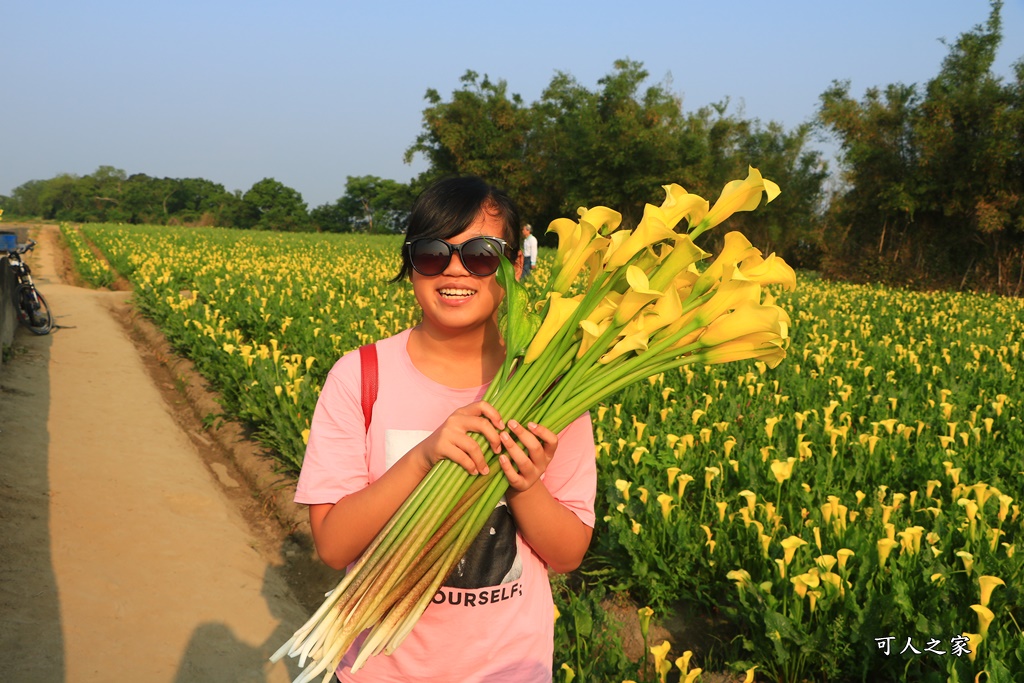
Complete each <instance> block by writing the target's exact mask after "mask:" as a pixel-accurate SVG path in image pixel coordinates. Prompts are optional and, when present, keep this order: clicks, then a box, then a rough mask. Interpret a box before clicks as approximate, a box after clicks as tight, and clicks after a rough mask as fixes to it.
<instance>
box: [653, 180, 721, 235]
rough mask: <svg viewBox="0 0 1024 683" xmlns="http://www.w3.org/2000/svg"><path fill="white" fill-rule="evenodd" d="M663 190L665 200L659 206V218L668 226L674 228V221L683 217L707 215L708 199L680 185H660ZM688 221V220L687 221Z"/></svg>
mask: <svg viewBox="0 0 1024 683" xmlns="http://www.w3.org/2000/svg"><path fill="white" fill-rule="evenodd" d="M661 187H662V189H663V190H665V201H663V202H662V203H661V206H660V207H659V208H660V209H661V218H662V221H664V223H665V225H666V226H668V227H669V228H675V227H676V223H678V222H679V221H681V220H682V219H683V218H690V216H691V215H698V214H699V215H700V216H701V217H703V216H705V215H707V212H708V207H709V206H710V204H709V203H708V200H706V199H704V198H703V197H700V196H698V195H695V194H690V193H689V192H687V191H686V190H684V189H683V188H682V187H681V186H679V185H677V184H675V183H672V184H671V185H662V186H661ZM688 222H689V221H688Z"/></svg>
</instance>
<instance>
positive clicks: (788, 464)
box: [770, 457, 796, 484]
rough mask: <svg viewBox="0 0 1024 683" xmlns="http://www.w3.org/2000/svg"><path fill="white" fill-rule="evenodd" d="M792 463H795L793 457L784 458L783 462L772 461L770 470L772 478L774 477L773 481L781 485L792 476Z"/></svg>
mask: <svg viewBox="0 0 1024 683" xmlns="http://www.w3.org/2000/svg"><path fill="white" fill-rule="evenodd" d="M794 463H796V458H793V457H789V458H786V461H785V462H783V461H781V460H772V464H771V465H770V467H771V470H772V476H774V477H775V481H777V482H779V483H780V484H781V483H782V482H784V481H786V480H787V479H789V478H790V477H791V476H793V465H794Z"/></svg>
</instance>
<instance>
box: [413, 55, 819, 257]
mask: <svg viewBox="0 0 1024 683" xmlns="http://www.w3.org/2000/svg"><path fill="white" fill-rule="evenodd" d="M462 82H463V87H462V88H461V89H459V90H457V91H455V92H454V93H453V94H452V97H451V100H450V101H449V102H444V101H442V99H441V98H440V96H439V95H438V94H437V92H436V91H433V90H430V91H428V92H427V100H428V102H429V105H428V107H427V108H426V109H425V110H424V131H423V133H421V135H420V136H419V137H418V138H417V140H416V143H415V144H413V145H412V146H411V147H410V148H409V150H408V151H407V152H406V160H407V161H408V160H410V159H411V158H412V157H413V155H415V154H416V153H422V154H424V156H425V157H426V158H427V161H428V162H429V163H430V168H429V169H428V170H427V171H426V172H424V173H423V174H422V176H421V177H420V178H419V179H417V180H418V182H419V183H422V182H425V181H428V180H430V179H432V178H436V177H438V176H442V175H449V174H456V173H475V174H478V175H481V176H482V177H484V178H485V179H487V180H489V181H490V182H492V183H494V184H496V185H499V186H501V187H503V188H505V189H506V190H508V191H509V193H510V194H511V195H512V197H513V198H514V199H515V200H516V201H517V203H518V204H519V207H520V210H521V212H522V214H523V218H524V220H526V221H528V222H530V223H533V224H535V225H538V226H544V225H547V224H548V223H549V222H550V221H551V220H552V219H554V218H557V217H560V216H572V215H575V212H576V209H577V208H578V207H579V206H595V205H599V204H604V205H607V206H611V207H614V208H615V209H617V210H620V211H622V212H623V218H624V221H625V223H627V224H635V223H636V222H637V221H639V220H640V217H641V215H642V211H643V205H644V203H647V202H652V203H660V202H661V201H662V199H663V198H664V194H663V192H662V190H661V188H660V186H661V185H664V184H667V183H673V182H675V183H679V184H681V185H683V186H684V187H686V189H687V190H689V191H691V192H697V193H699V194H702V195H704V196H708V197H715V196H717V194H718V192H719V191H721V189H722V186H723V185H724V184H725V182H726V181H728V180H732V179H734V178H738V177H743V176H745V175H746V171H747V166H748V165H753V166H756V167H758V168H760V169H761V170H762V171H763V172H764V173H765V175H766V176H768V177H769V178H773V179H776V180H777V181H779V182H782V183H789V185H786V186H784V193H790V192H799V193H800V195H801V196H799V197H797V196H795V195H794V196H789V197H787V200H786V202H784V203H783V206H782V208H781V209H780V208H774V207H775V205H773V206H770V207H767V210H766V211H763V212H758V218H757V219H756V220H755V221H754V222H751V225H752V226H756V227H757V229H758V231H759V234H760V235H761V241H762V242H763V245H761V244H759V246H777V247H778V249H779V250H780V251H782V253H783V254H784V255H786V250H787V249H796V248H801V249H803V250H804V251H809V250H808V249H807V246H808V245H813V243H814V241H815V236H816V232H817V224H818V218H819V213H820V204H821V198H822V185H823V182H824V179H825V169H824V165H823V164H822V162H821V159H820V155H819V154H818V153H816V152H812V151H808V149H807V144H808V142H809V135H810V127H809V126H800V127H798V128H797V129H795V130H793V131H788V132H787V131H786V130H784V129H783V128H782V126H780V125H778V124H768V125H767V126H763V125H761V124H760V123H759V122H756V121H754V122H751V121H747V120H744V119H742V118H739V117H737V116H735V115H731V114H728V113H727V112H728V101H726V102H723V103H720V104H716V105H712V106H710V107H704V108H701V109H700V110H698V111H696V112H690V113H687V112H684V111H683V108H682V101H681V99H680V98H679V97H678V96H677V95H675V94H674V93H673V90H672V84H671V81H670V80H668V79H665V80H664V81H662V82H658V83H654V84H648V73H647V71H646V70H645V69H644V68H643V65H642V64H641V63H640V62H635V61H631V60H619V61H616V62H615V64H614V68H613V70H612V72H611V73H609V74H608V75H606V76H605V77H603V78H601V79H600V80H599V81H598V88H597V89H595V90H591V89H588V88H586V87H584V86H583V85H581V84H580V83H579V82H577V81H576V80H575V79H574V78H573V77H572V76H571V75H569V74H567V73H564V72H558V73H556V74H555V76H554V78H553V79H552V80H551V82H550V84H549V85H548V87H547V88H546V89H545V90H544V92H543V94H542V95H541V98H540V100H539V101H537V102H536V103H534V104H532V105H530V106H525V105H524V104H523V103H522V100H521V98H519V97H518V96H516V95H513V96H509V95H508V89H507V85H506V84H505V82H504V81H498V82H497V83H494V82H492V81H490V80H489V79H488V78H487V77H486V76H485V77H484V79H483V80H482V81H481V80H480V79H479V77H478V76H477V74H476V73H475V72H472V71H469V72H467V73H466V75H465V76H463V79H462ZM758 221H759V222H758ZM538 237H541V238H542V239H543V236H542V235H538ZM810 251H813V250H810ZM805 260H807V259H805Z"/></svg>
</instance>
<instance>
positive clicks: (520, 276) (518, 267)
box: [512, 250, 523, 280]
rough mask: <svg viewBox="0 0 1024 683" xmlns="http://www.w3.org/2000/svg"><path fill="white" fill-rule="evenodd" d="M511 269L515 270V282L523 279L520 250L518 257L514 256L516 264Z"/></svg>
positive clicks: (521, 253)
mask: <svg viewBox="0 0 1024 683" xmlns="http://www.w3.org/2000/svg"><path fill="white" fill-rule="evenodd" d="M512 267H513V268H515V272H516V280H522V279H523V252H522V250H520V251H519V255H518V256H516V262H515V263H513V264H512Z"/></svg>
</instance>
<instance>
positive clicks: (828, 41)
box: [0, 0, 1024, 208]
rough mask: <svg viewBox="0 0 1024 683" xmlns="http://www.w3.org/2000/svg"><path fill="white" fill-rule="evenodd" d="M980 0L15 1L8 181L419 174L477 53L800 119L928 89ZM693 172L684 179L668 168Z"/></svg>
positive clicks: (528, 90) (514, 74)
mask: <svg viewBox="0 0 1024 683" xmlns="http://www.w3.org/2000/svg"><path fill="white" fill-rule="evenodd" d="M988 13H989V3H988V2H987V1H986V0H886V1H881V0H861V1H860V2H856V3H832V2H828V3H824V2H818V1H813V0H779V1H778V2H774V3H772V2H752V1H749V0H733V2H728V3H726V2H711V1H708V0H704V1H703V2H692V1H690V0H677V2H674V3H649V2H637V3H632V4H630V3H626V2H621V1H620V2H610V1H606V0H591V1H590V2H563V3H552V2H534V1H532V0H526V1H524V2H518V3H512V2H501V3H487V2H455V1H449V0H435V2H431V3H413V2H389V1H387V0H382V1H378V2H373V3H369V2H326V1H316V2H313V1H310V2H303V1H301V0H298V1H294V2H287V3H286V2H276V3H275V2H266V1H259V0H256V1H250V2H240V1H239V2H226V1H222V0H204V1H202V2H198V1H195V0H177V1H176V2H166V1H164V0H149V1H146V2H139V1H138V0H135V1H133V2H113V1H108V0H100V1H98V2H88V3H81V2H66V1H64V2H52V1H47V0H34V1H32V2H29V1H28V0H8V1H7V2H5V3H4V6H3V14H2V16H3V33H2V36H0V65H2V68H3V71H2V73H3V79H2V82H3V89H2V93H3V95H2V96H3V100H4V103H3V105H2V106H0V131H2V134H0V194H7V193H9V192H10V190H12V189H13V188H14V187H16V186H18V185H20V184H21V183H23V182H25V181H28V180H31V179H36V178H50V177H53V176H54V175H56V174H58V173H63V172H67V173H76V174H87V173H91V172H92V171H94V170H95V169H96V168H97V167H98V166H100V165H111V166H116V167H117V168H121V169H124V170H125V171H126V172H128V173H129V174H131V173H147V174H149V175H153V176H170V177H178V178H180V177H203V178H208V179H209V180H213V181H215V182H219V183H222V184H223V185H224V186H225V187H226V188H227V189H228V190H235V189H240V190H243V191H244V190H246V189H248V188H249V187H250V186H251V185H252V184H253V183H254V182H256V181H258V180H260V179H261V178H264V177H273V178H276V179H277V180H280V181H281V182H283V183H285V184H286V185H289V186H290V187H293V188H295V189H296V190H298V191H299V192H301V193H302V195H303V198H304V199H305V200H306V201H307V203H308V204H309V206H310V208H312V207H314V206H317V205H319V204H323V203H327V202H333V201H334V200H335V199H337V198H338V197H339V196H341V194H342V193H343V191H344V184H345V178H346V176H349V175H367V174H372V175H378V176H383V177H387V178H394V179H396V180H401V181H405V180H408V179H409V178H410V177H412V176H414V175H415V174H416V173H418V172H420V171H421V170H423V168H424V163H423V161H422V159H417V160H416V161H414V162H413V163H412V164H411V165H407V164H405V163H403V161H402V156H403V153H404V151H405V150H406V148H408V147H409V145H411V144H412V143H413V141H414V140H415V138H416V135H417V134H418V133H419V132H420V128H421V121H422V118H421V116H422V111H423V107H424V104H425V102H424V99H423V95H424V93H425V92H426V90H427V89H428V88H434V89H436V90H437V91H438V92H440V93H441V95H442V96H443V97H444V98H445V99H447V98H448V97H449V96H450V94H451V92H452V91H453V90H455V89H457V88H458V87H459V77H460V76H461V75H462V74H463V73H465V71H466V70H467V69H473V70H474V71H477V72H478V73H480V74H487V75H489V76H490V77H491V78H492V79H495V80H496V79H504V80H506V81H507V82H508V86H509V90H510V91H511V92H515V93H519V94H520V95H522V96H523V98H524V99H525V100H526V101H527V102H532V101H534V100H535V99H537V98H538V97H539V96H540V94H541V92H542V90H543V89H544V87H545V86H546V85H547V84H548V83H549V82H550V80H551V78H552V76H553V75H554V74H555V72H556V71H564V72H568V73H569V74H571V75H572V76H574V77H575V78H576V80H577V81H579V82H580V83H581V84H583V85H584V86H587V87H589V88H595V87H596V86H597V80H598V79H599V78H601V77H602V76H603V75H605V74H607V73H608V72H610V71H611V69H612V64H613V62H614V61H615V60H616V59H619V58H624V57H628V58H630V59H633V60H638V61H641V62H643V63H644V66H645V67H646V68H647V70H648V71H649V72H650V74H651V80H652V82H654V81H660V80H662V79H664V78H666V77H671V88H672V90H673V92H675V93H676V94H677V95H679V96H680V97H681V98H682V100H683V106H684V109H686V110H694V109H697V108H699V107H701V106H703V105H706V104H708V103H711V102H716V101H720V100H722V99H723V98H726V97H728V98H730V100H731V102H732V104H733V111H738V112H741V113H742V114H743V115H744V116H745V117H747V118H751V119H760V120H762V121H772V120H774V121H779V122H781V123H783V124H784V125H785V126H787V127H792V126H795V125H797V124H799V123H801V122H803V121H806V120H808V119H809V118H811V117H812V116H813V115H814V113H815V110H816V108H817V106H818V97H819V95H820V94H821V93H822V92H823V91H824V90H825V89H826V88H827V87H828V86H829V84H830V83H831V82H832V81H833V80H834V79H849V80H850V81H851V83H852V93H853V94H854V95H855V96H857V97H858V98H859V97H860V96H862V95H863V93H864V90H865V89H866V88H868V87H872V86H884V85H887V84H889V83H896V82H900V83H907V84H909V83H918V84H923V83H925V82H926V81H927V80H928V79H929V78H931V77H932V76H934V75H935V74H936V73H937V72H938V69H939V65H940V63H941V61H942V59H943V57H944V56H945V55H946V53H947V49H946V47H945V46H943V45H942V44H941V42H940V39H942V38H945V39H947V40H948V41H950V42H951V41H953V40H955V39H956V37H957V36H958V35H959V34H960V33H962V32H964V31H966V30H969V29H970V28H971V27H973V26H975V25H976V24H979V23H983V22H984V21H985V20H986V18H987V17H988ZM1003 34H1004V38H1003V44H1002V46H1001V48H1000V52H999V57H998V60H997V64H996V72H997V73H1000V74H1002V75H1004V76H1005V75H1009V73H1010V65H1011V64H1012V63H1013V62H1014V61H1016V60H1017V59H1020V58H1022V57H1024V0H1006V2H1005V4H1004V7H1003ZM670 180H671V181H680V182H685V179H666V181H670Z"/></svg>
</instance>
